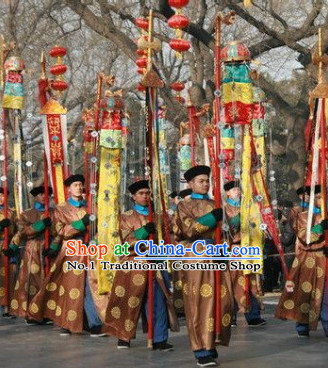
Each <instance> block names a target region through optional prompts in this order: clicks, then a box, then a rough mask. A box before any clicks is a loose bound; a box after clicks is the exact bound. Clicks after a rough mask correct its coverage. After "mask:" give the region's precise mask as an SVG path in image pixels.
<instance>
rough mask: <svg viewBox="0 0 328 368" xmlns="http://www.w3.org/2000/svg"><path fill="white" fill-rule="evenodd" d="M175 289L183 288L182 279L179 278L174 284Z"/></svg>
mask: <svg viewBox="0 0 328 368" xmlns="http://www.w3.org/2000/svg"><path fill="white" fill-rule="evenodd" d="M174 287H175V290H182V281H181V280H178V281H176V282H175V284H174Z"/></svg>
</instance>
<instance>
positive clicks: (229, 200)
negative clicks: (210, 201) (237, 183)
mask: <svg viewBox="0 0 328 368" xmlns="http://www.w3.org/2000/svg"><path fill="white" fill-rule="evenodd" d="M227 203H228V204H230V206H232V207H240V200H237V201H235V200H234V199H232V198H228V199H227Z"/></svg>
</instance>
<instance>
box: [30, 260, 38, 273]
mask: <svg viewBox="0 0 328 368" xmlns="http://www.w3.org/2000/svg"><path fill="white" fill-rule="evenodd" d="M39 271H40V266H39V265H38V264H36V263H32V264H31V273H33V274H36V273H38V272H39Z"/></svg>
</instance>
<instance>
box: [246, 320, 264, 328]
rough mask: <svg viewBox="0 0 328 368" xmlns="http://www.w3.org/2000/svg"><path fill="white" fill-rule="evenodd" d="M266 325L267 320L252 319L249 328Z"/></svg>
mask: <svg viewBox="0 0 328 368" xmlns="http://www.w3.org/2000/svg"><path fill="white" fill-rule="evenodd" d="M265 324H266V320H265V319H262V318H256V319H252V320H250V321H249V322H248V326H250V327H259V326H264V325H265Z"/></svg>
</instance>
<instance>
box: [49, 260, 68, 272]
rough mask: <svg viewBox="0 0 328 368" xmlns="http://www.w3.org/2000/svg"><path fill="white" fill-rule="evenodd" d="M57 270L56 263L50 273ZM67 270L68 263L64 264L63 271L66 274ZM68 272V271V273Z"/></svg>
mask: <svg viewBox="0 0 328 368" xmlns="http://www.w3.org/2000/svg"><path fill="white" fill-rule="evenodd" d="M56 268H57V266H56V264H55V263H54V264H53V265H52V266H51V268H50V272H55V271H56ZM65 268H67V263H66V262H65V263H64V264H63V271H64V272H65ZM66 272H67V271H66Z"/></svg>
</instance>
